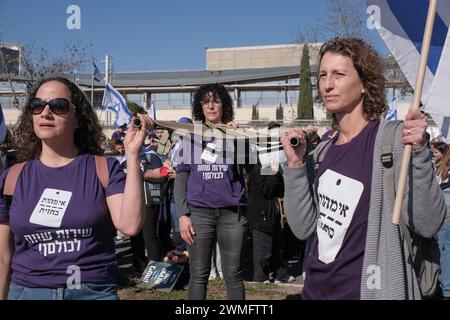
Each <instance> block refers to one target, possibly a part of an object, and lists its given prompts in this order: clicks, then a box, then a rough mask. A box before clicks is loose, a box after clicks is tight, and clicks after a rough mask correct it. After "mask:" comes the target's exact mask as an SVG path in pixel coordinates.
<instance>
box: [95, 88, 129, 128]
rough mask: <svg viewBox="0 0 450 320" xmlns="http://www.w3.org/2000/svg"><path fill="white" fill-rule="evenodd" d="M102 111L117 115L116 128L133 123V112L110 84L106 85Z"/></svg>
mask: <svg viewBox="0 0 450 320" xmlns="http://www.w3.org/2000/svg"><path fill="white" fill-rule="evenodd" d="M100 108H101V109H102V110H107V111H112V112H114V113H115V114H116V121H115V126H116V128H117V127H120V126H122V125H124V124H126V125H128V124H129V123H130V121H131V115H132V113H131V111H130V110H128V107H127V104H126V102H125V99H124V98H123V97H122V95H121V94H120V93H119V92H118V91H117V90H116V89H114V88H113V86H112V85H110V84H109V83H107V84H106V87H105V94H104V95H103V101H102V105H101V107H100Z"/></svg>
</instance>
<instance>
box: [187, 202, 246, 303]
mask: <svg viewBox="0 0 450 320" xmlns="http://www.w3.org/2000/svg"><path fill="white" fill-rule="evenodd" d="M241 209H242V208H239V207H229V208H221V209H211V208H199V207H193V206H189V210H190V212H191V220H192V224H193V226H194V230H195V232H196V235H195V237H194V241H195V243H194V245H192V246H190V247H189V271H190V280H189V291H188V299H189V300H204V299H205V298H206V288H207V285H208V277H209V273H210V271H211V256H212V250H213V247H214V245H215V239H216V237H217V242H218V244H219V248H220V254H221V263H222V271H223V276H224V279H225V285H226V288H227V296H228V299H230V300H244V299H245V293H244V282H243V276H242V268H241V251H242V246H243V242H244V231H245V224H246V223H247V219H246V218H245V216H244V215H242V212H240V210H241Z"/></svg>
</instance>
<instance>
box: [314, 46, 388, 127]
mask: <svg viewBox="0 0 450 320" xmlns="http://www.w3.org/2000/svg"><path fill="white" fill-rule="evenodd" d="M327 52H333V53H337V54H340V55H343V56H345V57H349V58H350V59H352V61H353V66H354V68H355V69H356V71H357V72H358V75H359V78H360V79H361V82H362V85H363V87H364V89H365V93H364V100H363V112H364V116H365V118H366V119H367V120H369V121H372V120H376V119H380V118H381V117H382V116H383V114H384V113H385V112H386V110H387V102H386V94H385V92H384V84H385V79H384V77H383V67H382V64H381V59H380V56H379V55H378V53H377V52H376V51H375V49H373V47H372V46H370V45H368V44H367V43H365V42H364V41H363V40H361V39H357V38H334V39H332V40H330V41H328V42H325V43H324V44H323V45H322V47H321V48H320V51H319V66H320V64H321V62H322V59H323V57H324V55H325V54H326V53H327ZM316 80H317V81H316V85H317V92H318V97H317V100H318V101H319V102H322V103H323V100H322V98H321V97H320V89H319V74H318V75H317V79H316Z"/></svg>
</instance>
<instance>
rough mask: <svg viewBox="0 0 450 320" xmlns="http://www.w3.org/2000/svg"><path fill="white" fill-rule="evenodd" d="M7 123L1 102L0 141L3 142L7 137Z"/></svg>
mask: <svg viewBox="0 0 450 320" xmlns="http://www.w3.org/2000/svg"><path fill="white" fill-rule="evenodd" d="M6 132H7V130H6V123H5V117H4V116H3V108H2V105H1V104H0V143H3V142H4V141H5V138H6Z"/></svg>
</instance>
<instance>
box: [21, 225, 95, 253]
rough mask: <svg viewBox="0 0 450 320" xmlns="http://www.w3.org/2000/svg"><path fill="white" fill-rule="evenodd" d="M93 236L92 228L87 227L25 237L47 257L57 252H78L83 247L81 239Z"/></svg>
mask: <svg viewBox="0 0 450 320" xmlns="http://www.w3.org/2000/svg"><path fill="white" fill-rule="evenodd" d="M91 236H92V228H86V229H63V230H56V231H52V232H41V233H33V234H26V235H25V236H24V238H25V240H26V241H27V242H28V243H29V244H30V245H33V246H34V245H37V246H38V250H39V252H40V253H41V254H42V255H43V256H45V257H46V256H48V255H52V254H57V253H71V252H78V251H80V249H81V239H83V238H89V237H91Z"/></svg>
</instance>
